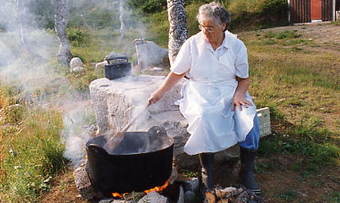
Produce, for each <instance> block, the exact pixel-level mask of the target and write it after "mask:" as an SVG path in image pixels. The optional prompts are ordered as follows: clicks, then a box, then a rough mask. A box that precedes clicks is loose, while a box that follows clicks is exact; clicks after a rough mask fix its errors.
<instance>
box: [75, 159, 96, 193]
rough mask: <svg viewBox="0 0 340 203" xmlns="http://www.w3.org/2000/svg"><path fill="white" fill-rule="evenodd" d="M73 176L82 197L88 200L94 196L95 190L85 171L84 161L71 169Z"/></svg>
mask: <svg viewBox="0 0 340 203" xmlns="http://www.w3.org/2000/svg"><path fill="white" fill-rule="evenodd" d="M73 176H74V180H75V184H76V187H77V189H78V192H79V194H80V195H81V196H82V197H83V198H84V199H88V200H90V199H93V198H95V197H96V195H97V192H96V191H95V189H94V187H93V185H92V184H91V181H90V178H89V176H88V174H87V172H86V163H83V164H81V165H80V166H79V167H78V168H76V169H75V170H74V171H73Z"/></svg>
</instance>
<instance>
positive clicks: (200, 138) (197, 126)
mask: <svg viewBox="0 0 340 203" xmlns="http://www.w3.org/2000/svg"><path fill="white" fill-rule="evenodd" d="M201 50H202V49H197V56H198V57H197V58H194V59H193V61H194V64H192V67H191V70H190V72H189V73H188V75H189V76H190V77H191V79H190V80H188V81H187V82H186V83H185V84H184V85H183V88H182V99H181V100H179V108H180V112H181V113H182V114H183V116H184V117H185V118H186V119H187V121H188V124H189V126H188V128H187V131H188V132H189V133H190V134H191V136H190V137H189V139H188V141H187V143H186V144H185V146H184V151H185V152H186V153H187V154H189V155H194V154H199V153H203V152H218V151H221V150H224V149H227V148H229V147H231V146H233V145H235V144H237V143H238V142H241V141H244V140H245V138H246V136H247V134H248V133H249V131H250V130H251V129H252V128H253V120H254V116H255V114H256V107H255V104H254V103H253V101H252V98H251V97H250V95H249V94H248V93H246V95H245V98H246V99H247V100H248V101H250V102H251V103H252V104H253V105H252V106H249V107H248V108H243V109H242V111H240V109H236V110H235V111H232V98H233V95H234V92H235V90H236V87H237V85H238V82H237V81H236V80H235V69H234V66H233V53H232V50H228V51H227V53H225V54H224V55H223V56H222V57H221V58H220V60H218V59H216V60H206V59H207V57H211V56H210V55H209V52H201ZM193 51H195V50H193ZM221 74H224V75H223V79H224V80H221Z"/></svg>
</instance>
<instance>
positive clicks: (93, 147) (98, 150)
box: [86, 144, 108, 156]
mask: <svg viewBox="0 0 340 203" xmlns="http://www.w3.org/2000/svg"><path fill="white" fill-rule="evenodd" d="M86 147H87V150H88V152H89V153H95V154H97V155H99V156H107V155H108V153H107V151H106V150H105V149H104V148H103V147H101V146H100V145H98V144H89V145H87V146H86Z"/></svg>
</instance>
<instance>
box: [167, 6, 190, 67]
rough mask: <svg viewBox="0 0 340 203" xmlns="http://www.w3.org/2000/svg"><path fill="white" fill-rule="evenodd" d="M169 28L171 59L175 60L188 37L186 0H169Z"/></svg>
mask: <svg viewBox="0 0 340 203" xmlns="http://www.w3.org/2000/svg"><path fill="white" fill-rule="evenodd" d="M167 7H168V20H169V23H170V28H169V44H168V47H169V60H170V64H172V63H173V62H174V61H175V58H176V56H177V54H178V52H179V49H180V48H181V46H182V44H183V43H184V41H185V40H186V39H187V38H188V29H187V23H186V14H185V10H184V0H167Z"/></svg>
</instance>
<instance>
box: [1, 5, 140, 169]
mask: <svg viewBox="0 0 340 203" xmlns="http://www.w3.org/2000/svg"><path fill="white" fill-rule="evenodd" d="M32 2H34V0H0V81H1V83H2V84H9V85H14V86H17V87H18V88H19V89H20V92H21V95H20V96H21V98H22V99H23V100H24V101H25V102H27V103H29V104H31V105H40V106H41V104H44V106H46V107H49V106H54V107H57V108H58V109H61V110H62V111H63V113H64V116H63V121H64V130H63V133H62V136H61V138H62V139H61V140H62V142H64V143H65V147H66V150H65V153H64V156H65V157H66V158H68V159H70V160H71V161H72V164H73V165H75V166H76V165H78V164H79V161H80V160H81V159H82V158H83V157H84V153H85V143H86V142H87V141H88V139H90V136H91V135H92V134H93V133H94V130H95V129H94V127H93V123H94V114H93V112H92V108H91V105H90V104H89V102H88V101H86V99H88V97H89V95H88V93H83V92H77V91H75V90H73V89H72V88H71V85H70V82H69V81H68V80H67V78H65V76H64V75H65V74H64V72H65V70H64V69H65V67H60V66H59V65H57V62H56V61H57V60H56V54H57V51H58V46H59V42H58V40H57V38H56V35H55V33H54V31H52V30H44V29H41V27H43V26H42V25H39V24H38V23H37V22H36V19H35V16H34V15H33V14H32V12H31V11H30V9H29V5H30V3H32ZM68 3H69V4H68V5H69V6H70V9H73V10H72V11H73V12H74V13H75V15H77V14H78V15H79V17H80V18H82V20H83V21H84V22H85V26H86V25H87V28H88V29H95V28H93V27H91V24H90V23H87V22H86V20H88V19H87V18H85V17H84V16H86V13H85V12H86V10H84V9H83V8H84V7H86V6H89V4H91V5H95V6H96V7H101V8H106V9H109V10H110V12H112V13H117V14H118V15H117V16H119V18H118V19H119V20H120V22H121V24H120V27H118V28H115V30H113V29H112V26H111V27H110V29H112V31H113V32H117V33H121V35H120V36H118V37H115V38H113V39H111V41H110V43H108V42H105V43H104V44H102V46H112V51H113V52H125V53H128V54H132V53H134V44H133V40H132V39H133V38H145V29H144V25H143V24H142V23H141V22H139V21H138V20H137V19H138V17H136V16H133V15H132V12H131V10H129V8H128V7H127V5H125V4H124V1H123V0H71V1H69V2H68ZM51 5H53V4H51ZM119 5H120V6H119ZM77 12H78V13H77ZM52 15H53V14H52ZM115 27H117V26H115ZM121 36H123V37H121ZM113 40H116V41H114V42H113ZM130 56H131V55H130ZM103 57H104V56H103ZM84 100H85V101H84Z"/></svg>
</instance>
